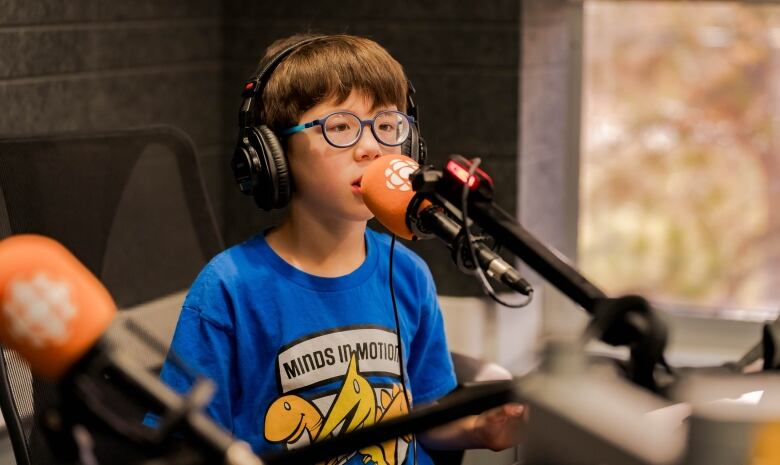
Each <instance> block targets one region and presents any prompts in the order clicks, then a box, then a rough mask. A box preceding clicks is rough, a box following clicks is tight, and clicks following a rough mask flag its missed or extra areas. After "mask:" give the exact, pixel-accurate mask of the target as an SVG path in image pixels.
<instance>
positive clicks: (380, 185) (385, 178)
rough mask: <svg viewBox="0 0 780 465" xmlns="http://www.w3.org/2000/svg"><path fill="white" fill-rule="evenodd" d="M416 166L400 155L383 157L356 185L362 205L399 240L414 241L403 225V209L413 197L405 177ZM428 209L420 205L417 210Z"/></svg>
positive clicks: (404, 220)
mask: <svg viewBox="0 0 780 465" xmlns="http://www.w3.org/2000/svg"><path fill="white" fill-rule="evenodd" d="M419 167H420V165H418V164H417V162H416V161H414V160H412V159H411V158H409V157H406V156H403V155H385V156H383V157H379V158H377V159H376V160H375V161H373V162H372V163H371V164H370V165H369V166H368V168H366V171H365V172H364V173H363V178H362V180H361V182H360V191H361V192H362V194H363V202H365V204H366V206H367V207H368V209H369V210H371V212H372V213H373V214H374V216H376V219H377V220H379V222H380V223H382V225H383V226H384V227H386V228H387V229H388V230H390V232H392V233H393V234H395V235H396V236H398V237H401V238H403V239H407V240H411V239H414V233H412V231H411V230H410V229H409V227H408V226H407V225H406V209H407V208H408V206H409V202H411V201H412V198H413V197H414V194H415V193H414V190H412V183H411V181H409V175H410V174H412V173H414V172H415V171H417V169H418V168H419ZM428 205H430V202H427V201H426V202H422V205H421V209H422V208H425V207H426V206H428Z"/></svg>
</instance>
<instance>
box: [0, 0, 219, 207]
mask: <svg viewBox="0 0 780 465" xmlns="http://www.w3.org/2000/svg"><path fill="white" fill-rule="evenodd" d="M221 12H222V6H221V4H220V3H219V2H214V1H212V0H192V1H187V2H184V1H180V0H136V1H132V2H105V1H99V0H80V1H73V2H62V1H60V0H36V1H34V2H30V1H26V0H0V107H1V108H2V112H0V137H7V136H20V135H30V134H46V133H52V132H63V131H90V130H103V129H111V128H125V127H132V126H143V125H147V124H155V123H167V124H173V125H175V126H178V127H180V128H182V129H184V131H186V132H187V133H188V134H189V135H190V136H191V137H192V138H193V139H194V141H195V143H196V145H197V148H198V152H199V154H200V155H201V159H202V160H203V162H204V166H205V167H206V171H207V181H208V184H209V190H210V192H211V193H212V194H213V195H214V196H215V197H214V200H215V204H216V205H215V207H217V208H219V207H220V206H221V205H220V204H221V201H220V200H219V197H217V196H218V195H219V194H221V193H222V192H223V191H224V188H223V184H224V183H223V178H220V177H219V176H216V175H215V173H218V172H219V171H217V170H218V169H219V170H221V169H222V166H221V165H222V161H221V160H219V161H216V160H217V156H218V155H219V157H220V158H222V156H223V153H222V147H224V141H223V139H222V136H223V134H222V132H221V131H220V127H221V124H222V115H221V109H222V105H221V102H220V98H221V96H222V93H221V91H222V86H221V78H222V73H221V71H222V60H221V54H222V22H221Z"/></svg>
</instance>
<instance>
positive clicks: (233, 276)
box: [161, 230, 456, 465]
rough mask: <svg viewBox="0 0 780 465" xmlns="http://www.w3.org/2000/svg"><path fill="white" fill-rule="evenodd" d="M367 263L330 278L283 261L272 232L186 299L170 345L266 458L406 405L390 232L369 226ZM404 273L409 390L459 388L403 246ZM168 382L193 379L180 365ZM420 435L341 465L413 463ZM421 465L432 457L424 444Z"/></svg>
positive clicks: (430, 294)
mask: <svg viewBox="0 0 780 465" xmlns="http://www.w3.org/2000/svg"><path fill="white" fill-rule="evenodd" d="M365 241H366V248H367V250H366V259H365V261H364V262H363V264H362V265H360V267H359V268H358V269H356V270H355V271H353V272H352V273H350V274H348V275H345V276H342V277H338V278H324V277H319V276H313V275H310V274H308V273H305V272H303V271H301V270H299V269H297V268H295V267H293V266H291V265H290V264H288V263H287V262H285V261H284V260H283V259H282V258H281V257H279V256H278V255H277V254H276V253H275V252H274V251H273V250H272V249H271V248H270V247H269V246H268V243H267V242H266V240H265V236H264V235H262V234H261V235H258V236H256V237H254V238H252V239H250V240H249V241H247V242H244V243H242V244H239V245H237V246H234V247H231V248H230V249H228V250H226V251H224V252H223V253H221V254H219V255H218V256H216V257H215V258H214V259H213V260H212V261H211V262H210V263H209V264H208V265H207V266H206V267H205V268H204V269H203V270H202V271H201V273H200V275H199V276H198V278H197V279H196V280H195V282H194V283H193V285H192V287H191V288H190V291H189V294H188V295H187V298H186V300H185V301H184V305H183V307H182V312H181V315H180V317H179V322H178V325H177V327H176V332H175V334H174V337H173V343H172V346H171V350H172V351H173V352H175V353H176V354H177V355H178V356H179V357H180V358H181V359H183V360H184V362H185V363H186V364H187V365H188V366H189V367H191V368H193V369H194V371H196V372H198V373H200V374H202V375H204V376H207V377H208V378H211V379H212V380H213V381H215V382H216V384H217V386H218V390H217V393H216V394H215V396H214V399H213V400H212V402H211V404H210V405H209V407H208V409H207V411H208V413H209V414H211V415H212V416H213V417H214V419H215V420H216V421H217V422H218V423H219V424H220V425H222V426H223V427H224V428H225V429H227V430H228V431H230V432H232V433H233V434H234V435H235V436H236V437H238V438H241V439H243V440H245V441H247V442H249V443H250V444H251V445H252V447H253V448H254V450H255V451H256V452H258V453H260V454H263V453H267V452H270V451H279V450H282V449H284V448H295V447H301V446H304V445H306V444H309V443H310V442H313V441H318V440H322V439H325V438H327V437H328V436H332V435H333V436H335V435H338V434H339V433H341V432H342V431H352V430H355V429H360V428H364V427H368V426H371V425H372V424H375V423H378V422H382V421H384V420H386V419H388V418H391V417H393V416H396V415H399V414H402V413H405V412H406V411H407V407H406V402H405V400H404V394H403V391H402V389H401V388H400V386H401V377H400V367H401V362H400V360H399V351H398V339H397V333H396V324H395V317H394V313H393V304H392V300H391V297H390V290H389V282H388V259H389V245H390V238H389V237H388V236H387V235H384V234H379V233H377V232H374V231H371V230H367V231H366V235H365ZM393 280H394V286H395V296H396V302H397V305H398V313H399V320H400V326H401V340H402V341H403V351H402V352H403V356H404V357H403V358H404V360H403V367H404V369H405V370H406V376H407V383H408V385H407V390H408V393H409V395H410V397H411V400H412V401H413V402H414V403H415V404H424V403H427V402H431V401H434V400H436V399H438V398H439V397H441V396H442V395H444V394H446V393H448V392H450V391H451V390H452V389H453V388H454V387H455V384H456V382H455V375H454V372H453V368H452V361H451V358H450V356H449V351H448V349H447V343H446V340H445V337H444V328H443V321H442V315H441V311H440V309H439V305H438V300H437V297H436V289H435V286H434V284H433V279H432V277H431V274H430V271H429V270H428V267H427V266H426V264H425V262H423V261H422V259H420V258H419V257H418V256H417V255H415V254H414V253H413V252H411V251H410V250H409V249H407V248H406V247H404V246H402V245H400V244H397V245H396V248H395V252H394V257H393ZM161 376H162V378H163V380H164V381H165V382H166V383H168V384H169V385H170V386H172V387H173V388H174V389H175V390H177V391H179V392H184V391H187V390H188V389H189V387H190V386H191V384H192V382H193V380H192V379H191V378H190V377H189V376H188V375H187V374H185V373H184V372H183V371H182V370H181V369H180V368H178V367H177V366H176V365H175V364H173V363H171V362H166V364H165V366H164V367H163V371H162V375H161ZM410 441H411V438H410V437H403V438H399V439H397V440H395V441H388V442H386V443H383V444H381V445H377V446H372V447H369V448H366V449H361V450H359V451H357V452H356V453H353V454H350V455H348V456H344V457H341V459H340V460H338V461H335V462H332V464H340V463H350V464H353V463H354V464H363V463H370V462H368V460H365V461H364V459H371V460H373V461H374V462H375V463H378V464H381V465H384V464H388V465H396V464H401V463H404V458H407V459H408V460H407V461H406V463H409V464H411V463H412V459H411V457H412V455H413V452H412V451H413V448H412V447H410V446H409V445H410ZM417 449H418V452H417V459H418V460H417V463H418V464H421V465H423V464H430V463H432V462H431V460H430V458H429V457H428V455H427V454H426V453H425V451H424V450H423V448H422V447H419V446H418V447H417Z"/></svg>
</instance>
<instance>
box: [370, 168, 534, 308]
mask: <svg viewBox="0 0 780 465" xmlns="http://www.w3.org/2000/svg"><path fill="white" fill-rule="evenodd" d="M418 168H419V165H418V164H417V163H416V162H415V161H414V160H412V159H411V158H409V157H405V156H403V155H387V156H384V157H380V158H378V159H377V160H376V161H374V162H373V163H371V165H369V166H368V168H366V171H365V172H364V173H363V177H362V179H361V182H360V187H361V193H362V194H363V201H364V202H365V204H366V206H367V207H368V209H369V210H371V212H372V213H373V214H374V216H376V218H377V220H379V222H380V223H382V225H383V226H384V227H386V228H387V229H388V230H390V231H391V232H392V233H394V234H396V235H397V236H399V237H403V238H406V239H413V240H414V239H425V238H429V237H433V236H435V237H437V238H439V239H440V240H441V241H442V242H444V244H446V245H447V247H448V248H449V249H450V250H451V251H452V252H453V259H454V260H455V263H456V264H458V266H459V267H461V269H462V270H463V271H467V272H471V271H473V270H474V267H475V266H477V264H473V263H470V262H471V260H470V258H469V256H468V255H466V253H467V252H469V249H468V247H469V244H468V241H467V239H466V234H465V228H463V227H462V226H461V225H460V224H459V223H458V222H456V221H455V220H453V219H452V218H451V217H450V216H449V215H447V213H446V212H445V211H444V209H443V208H441V207H440V206H437V205H434V204H433V203H431V202H430V201H428V200H424V199H422V197H420V196H417V195H415V192H414V191H413V190H412V186H411V182H410V181H409V175H410V174H411V173H413V172H414V171H415V170H417V169H418ZM472 244H473V246H474V249H475V252H476V256H477V261H478V265H479V266H480V267H481V268H483V269H485V270H486V273H487V274H488V276H490V277H492V278H493V279H495V280H497V281H499V282H502V283H504V284H505V285H507V286H508V287H509V288H510V289H513V290H515V291H517V292H519V293H521V294H523V295H526V296H527V295H530V293H531V292H533V289H532V288H531V285H530V284H528V282H527V281H526V280H525V279H523V278H522V276H520V272H519V271H517V270H516V269H515V268H513V267H512V266H511V265H509V264H508V263H507V262H506V261H504V259H503V258H501V256H499V255H498V254H497V253H495V252H494V251H493V250H491V248H490V247H488V246H487V245H486V244H485V243H484V242H482V241H481V240H473V241H472ZM464 258H465V260H464Z"/></svg>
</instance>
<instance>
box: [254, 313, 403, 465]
mask: <svg viewBox="0 0 780 465" xmlns="http://www.w3.org/2000/svg"><path fill="white" fill-rule="evenodd" d="M399 355H400V354H399V353H398V341H397V338H396V335H395V332H392V331H390V330H388V329H385V328H381V327H377V326H351V327H346V328H339V329H337V330H333V331H329V332H328V333H325V334H323V333H319V334H315V335H312V336H309V337H307V338H304V339H299V340H297V341H295V342H293V343H292V344H290V345H288V346H285V347H283V348H282V349H281V350H280V352H279V354H278V356H277V376H278V380H279V387H280V392H281V395H280V397H278V398H277V399H276V400H274V401H273V402H272V403H271V404H270V406H269V407H268V410H267V411H266V415H265V424H264V435H265V439H266V440H267V441H269V442H273V443H279V444H282V445H284V446H285V447H286V448H288V449H293V448H296V447H301V446H304V445H307V444H310V443H312V442H317V441H322V440H324V439H327V438H328V437H332V436H337V435H338V434H341V433H343V432H350V431H355V430H358V429H362V428H365V427H368V426H371V425H373V424H375V423H379V422H382V421H385V420H388V419H390V418H393V417H397V416H400V415H403V414H405V413H407V412H408V408H407V403H406V400H405V398H404V393H403V390H402V389H401V384H400V365H399V360H398V357H399ZM378 377H381V380H377V378H378ZM372 380H373V381H372ZM324 385H333V386H335V387H334V388H333V389H328V390H326V391H325V392H318V393H317V394H313V395H310V396H307V395H306V391H309V390H310V389H311V388H314V387H317V386H324ZM411 439H412V438H411V436H403V437H401V438H397V439H392V440H388V441H385V442H384V443H382V444H379V445H374V446H369V447H366V448H363V449H360V450H358V451H356V452H355V453H352V454H349V455H346V456H342V457H336V458H334V459H332V460H330V461H329V462H327V465H338V464H342V463H345V462H346V461H347V460H349V459H350V458H351V457H352V456H353V455H354V454H360V455H361V456H362V457H361V461H362V462H363V463H369V462H374V463H376V464H377V465H399V464H401V463H403V462H404V459H405V458H406V454H407V450H408V445H409V443H410V442H411Z"/></svg>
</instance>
